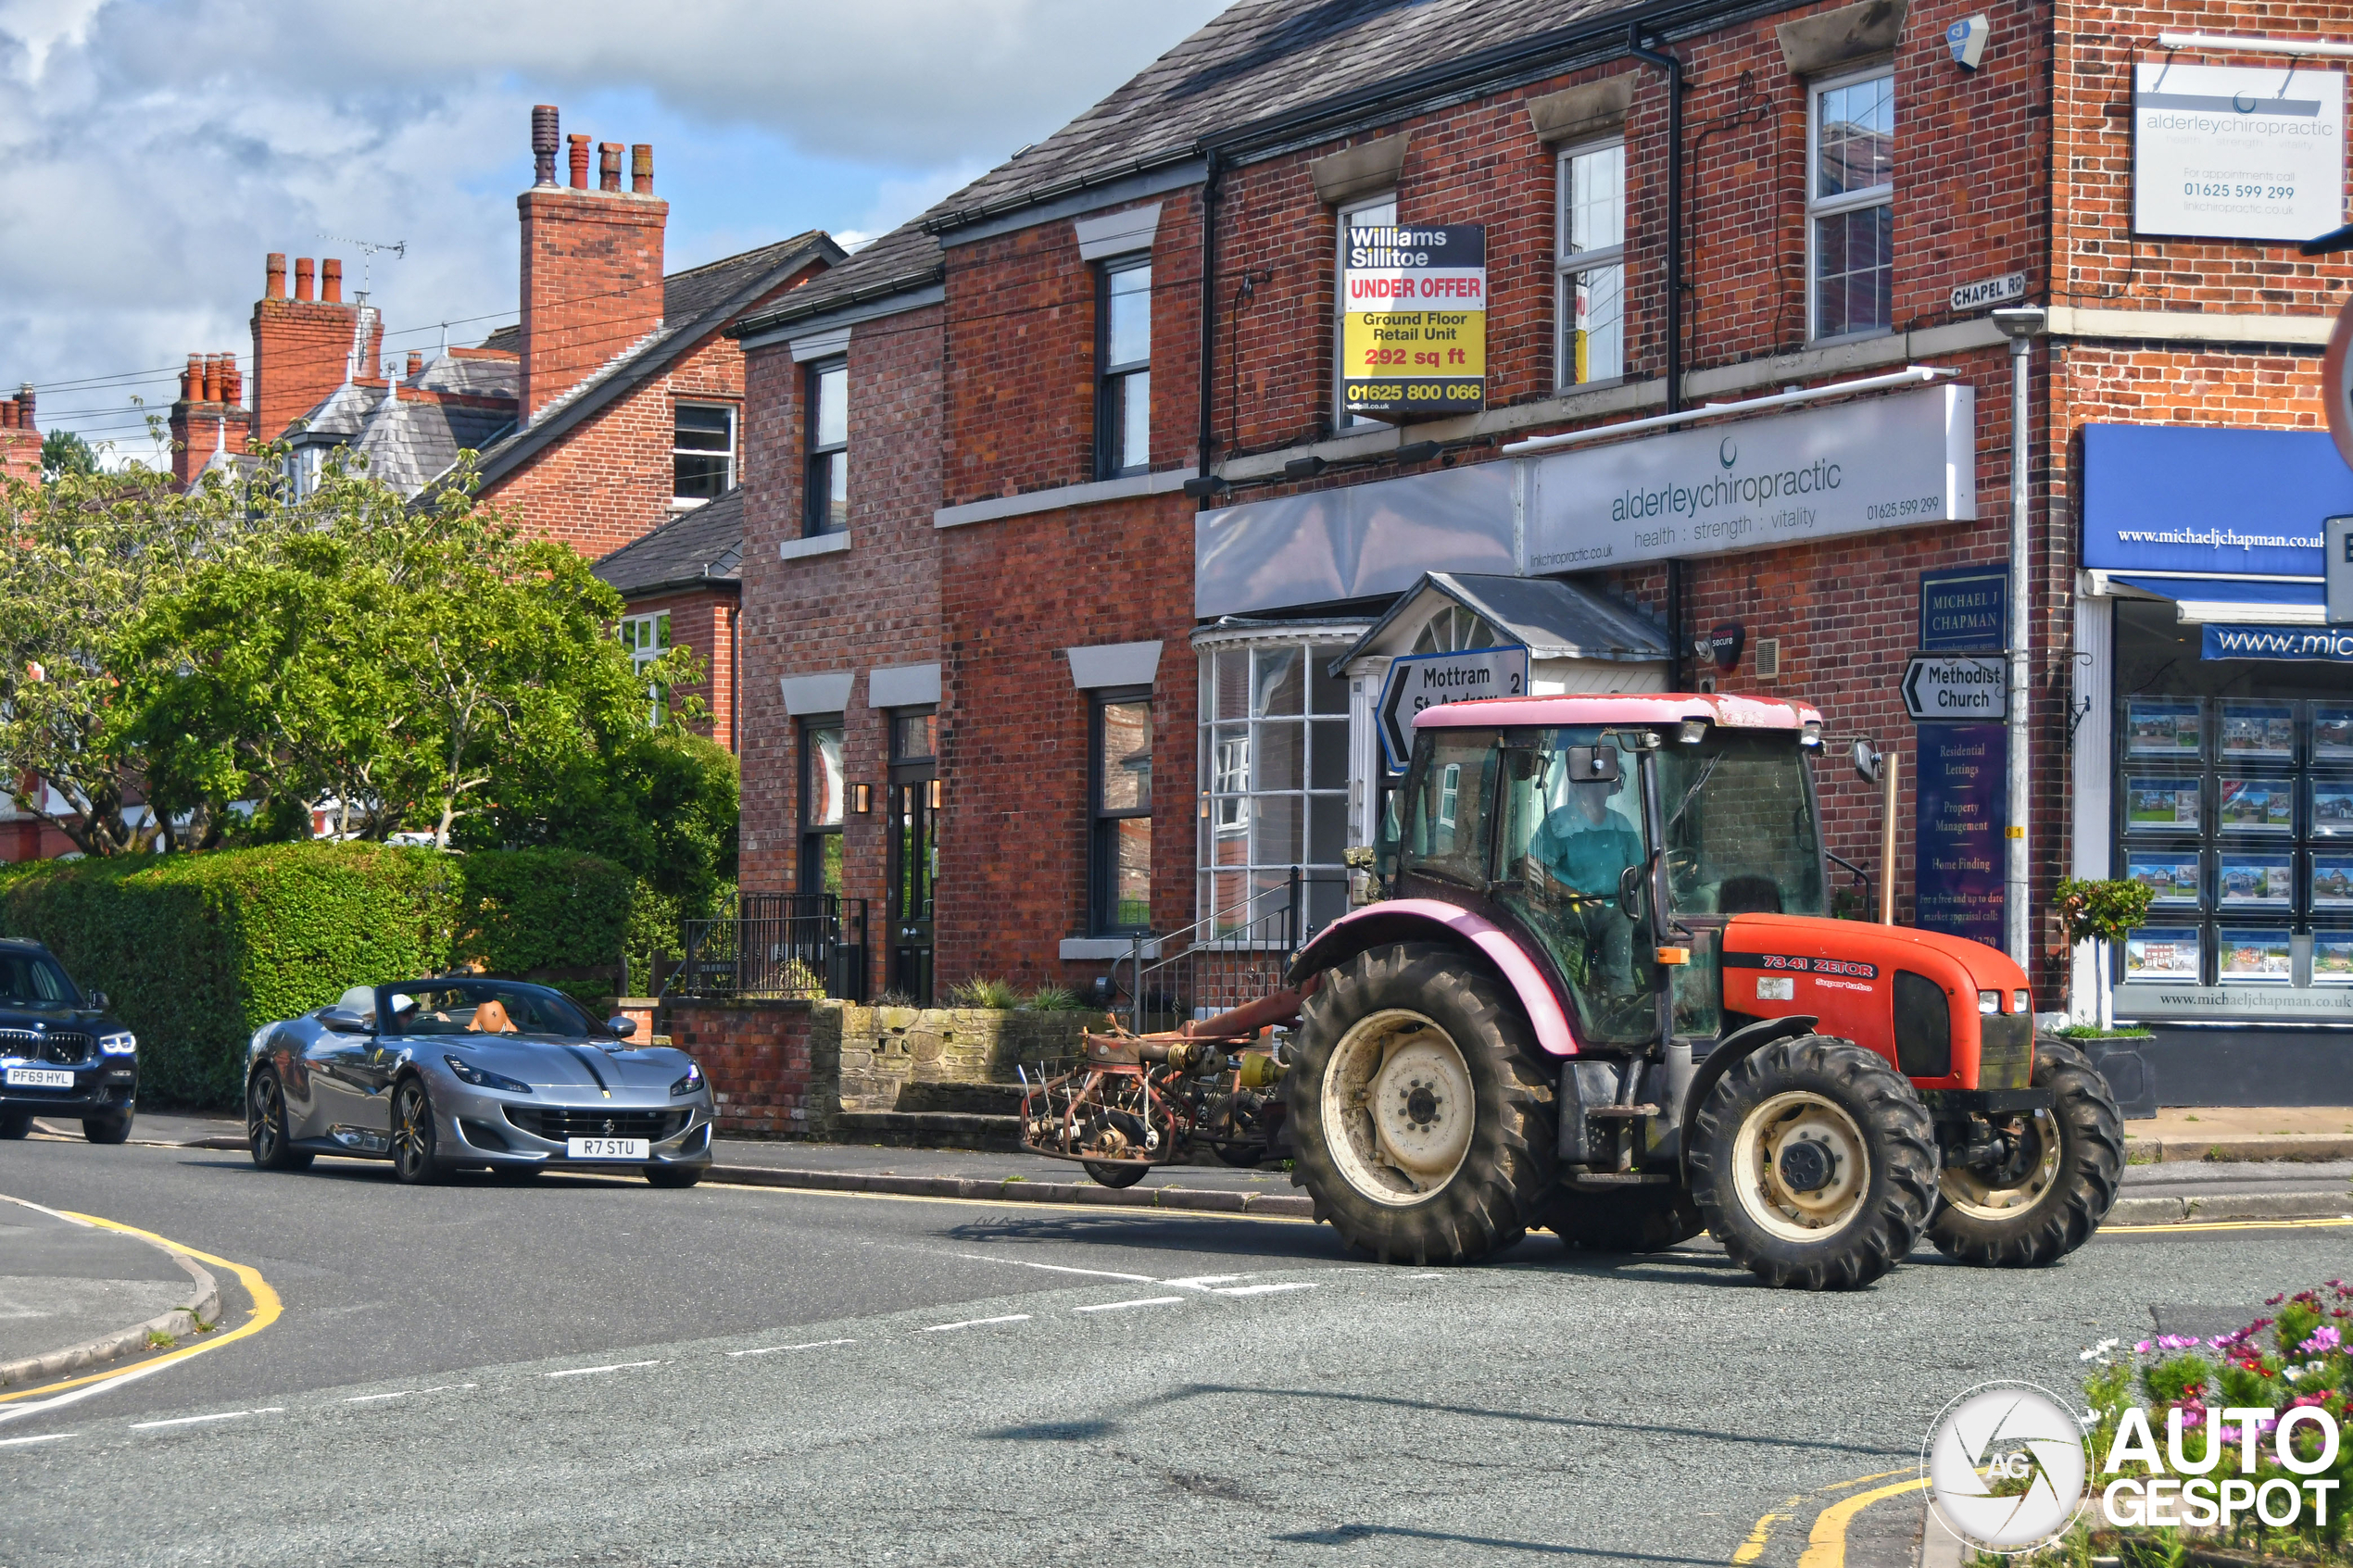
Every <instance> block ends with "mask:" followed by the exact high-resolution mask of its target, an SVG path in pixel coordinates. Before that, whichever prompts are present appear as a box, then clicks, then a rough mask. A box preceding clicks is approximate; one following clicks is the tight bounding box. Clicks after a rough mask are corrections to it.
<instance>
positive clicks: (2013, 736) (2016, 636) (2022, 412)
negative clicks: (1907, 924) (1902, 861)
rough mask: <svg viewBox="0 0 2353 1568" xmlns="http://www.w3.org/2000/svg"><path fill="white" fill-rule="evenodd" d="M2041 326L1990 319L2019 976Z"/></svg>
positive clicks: (2024, 310) (2010, 923) (2025, 890)
mask: <svg viewBox="0 0 2353 1568" xmlns="http://www.w3.org/2000/svg"><path fill="white" fill-rule="evenodd" d="M2044 324H2045V313H2044V310H2043V307H2041V306H2039V305H2020V306H2014V307H2009V308H2007V309H2002V310H1996V311H1994V325H1996V326H1998V327H2000V328H2001V329H2002V331H2003V332H2004V333H2005V334H2006V335H2007V336H2008V338H2009V340H2010V591H2009V602H2010V614H2009V638H2008V646H2007V652H2008V654H2009V666H2010V670H2009V682H2008V685H2009V701H2008V704H2007V710H2008V729H2009V746H2008V750H2009V781H2008V783H2009V826H2008V828H2007V833H2008V835H2009V836H2008V838H2007V840H2006V842H2005V844H2004V846H2003V847H2004V848H2005V850H2007V854H2006V855H2005V857H2004V872H2003V876H2002V947H2003V948H2004V949H2005V950H2006V951H2007V952H2008V954H2009V955H2010V961H2011V962H2013V963H2015V964H2017V965H2018V967H2019V968H2020V969H2025V968H2026V967H2027V944H2028V941H2029V940H2030V937H2031V933H2032V929H2033V922H2032V918H2031V915H2032V911H2031V908H2030V906H2029V903H2028V896H2029V887H2028V867H2027V859H2026V847H2027V846H2028V844H2030V843H2031V842H2032V840H2031V839H2030V838H2029V837H2028V835H2027V829H2028V826H2029V819H2030V814H2031V812H2032V806H2033V795H2032V782H2033V771H2032V767H2031V766H2030V765H2029V760H2028V758H2027V751H2026V743H2027V724H2026V707H2027V699H2028V690H2027V658H2026V651H2027V637H2028V634H2029V632H2028V628H2029V626H2030V624H2031V618H2030V617H2029V615H2028V613H2027V611H2028V608H2029V604H2028V592H2029V589H2028V583H2027V555H2028V550H2027V546H2028V543H2029V536H2030V533H2031V532H2032V530H2031V528H2030V522H2031V515H2032V514H2031V508H2030V506H2029V502H2030V492H2031V490H2032V483H2031V481H2032V475H2031V474H2030V472H2029V471H2028V459H2029V453H2030V450H2031V448H2030V444H2029V441H2028V438H2027V420H2028V417H2029V399H2028V396H2027V370H2028V369H2029V361H2030V359H2031V357H2032V354H2033V352H2034V339H2035V338H2036V337H2038V336H2039V335H2041V333H2042V332H2043V328H2044Z"/></svg>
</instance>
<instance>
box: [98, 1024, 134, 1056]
mask: <svg viewBox="0 0 2353 1568" xmlns="http://www.w3.org/2000/svg"><path fill="white" fill-rule="evenodd" d="M98 1048H99V1049H100V1050H102V1051H104V1052H105V1053H106V1054H107V1055H108V1056H129V1055H131V1054H132V1052H133V1051H135V1050H137V1049H138V1048H139V1036H138V1035H133V1034H132V1032H131V1031H130V1030H128V1029H119V1030H117V1031H115V1033H113V1034H111V1035H99V1036H98Z"/></svg>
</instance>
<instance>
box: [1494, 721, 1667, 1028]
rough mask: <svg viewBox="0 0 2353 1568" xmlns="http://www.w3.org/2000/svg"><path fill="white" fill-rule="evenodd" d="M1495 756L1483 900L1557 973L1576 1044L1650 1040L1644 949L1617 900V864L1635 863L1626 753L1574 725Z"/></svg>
mask: <svg viewBox="0 0 2353 1568" xmlns="http://www.w3.org/2000/svg"><path fill="white" fill-rule="evenodd" d="M1523 734H1526V735H1527V743H1526V744H1523V742H1522V736H1523ZM1500 824H1501V831H1500V832H1499V833H1498V834H1497V839H1498V843H1497V850H1498V853H1497V855H1496V859H1495V865H1496V871H1495V874H1496V878H1497V881H1496V885H1495V896H1496V897H1498V898H1500V899H1501V900H1502V901H1503V902H1504V904H1505V905H1506V906H1508V907H1509V908H1510V909H1512V910H1513V911H1514V912H1515V913H1516V914H1517V915H1518V916H1519V917H1520V919H1521V920H1523V921H1524V922H1527V925H1528V928H1529V931H1531V932H1533V933H1534V934H1535V935H1536V936H1537V937H1538V938H1539V939H1540V940H1541V941H1542V942H1543V943H1544V945H1545V947H1548V948H1549V949H1550V950H1551V952H1552V955H1553V958H1554V960H1555V961H1556V962H1557V963H1558V964H1559V965H1560V969H1561V973H1562V975H1563V977H1564V978H1566V979H1567V982H1568V987H1569V990H1570V992H1571V993H1572V995H1573V997H1574V998H1575V1000H1576V1003H1577V1010H1578V1015H1579V1016H1578V1026H1579V1027H1578V1035H1579V1038H1582V1039H1588V1040H1594V1041H1608V1042H1612V1043H1633V1042H1640V1041H1644V1040H1648V1039H1651V1038H1654V1037H1655V1035H1657V1032H1658V1008H1657V1001H1656V992H1655V985H1656V979H1657V976H1656V972H1655V963H1654V960H1653V953H1652V950H1651V948H1650V947H1648V946H1647V945H1646V944H1644V943H1643V942H1642V941H1641V940H1640V934H1639V933H1638V932H1637V930H1636V928H1635V923H1634V922H1632V921H1630V920H1629V919H1627V918H1626V916H1625V914H1624V913H1623V912H1622V910H1621V909H1619V907H1618V897H1617V894H1618V884H1619V880H1620V879H1621V878H1622V877H1623V876H1624V875H1625V874H1626V871H1627V868H1628V867H1629V866H1640V865H1642V864H1643V862H1644V859H1645V856H1646V850H1645V848H1644V846H1643V842H1642V779H1641V775H1640V773H1639V771H1638V763H1637V759H1636V757H1635V754H1634V752H1633V751H1632V750H1631V749H1621V748H1620V746H1619V744H1618V741H1617V737H1616V736H1615V735H1614V734H1609V733H1608V732H1605V731H1604V730H1602V729H1601V728H1600V727H1598V726H1593V727H1584V726H1579V727H1576V728H1570V729H1559V730H1545V731H1538V732H1534V733H1532V734H1529V733H1527V732H1519V731H1515V732H1513V733H1512V739H1511V741H1510V742H1508V743H1507V749H1506V750H1505V751H1504V789H1503V801H1502V811H1501V817H1500Z"/></svg>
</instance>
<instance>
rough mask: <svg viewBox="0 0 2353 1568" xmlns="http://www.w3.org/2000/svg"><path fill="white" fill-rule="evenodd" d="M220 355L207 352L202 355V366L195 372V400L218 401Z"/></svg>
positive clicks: (201, 401)
mask: <svg viewBox="0 0 2353 1568" xmlns="http://www.w3.org/2000/svg"><path fill="white" fill-rule="evenodd" d="M196 401H197V402H199V403H218V402H220V356H219V355H218V354H208V355H206V356H205V357H204V366H203V368H202V369H201V370H198V371H197V372H196Z"/></svg>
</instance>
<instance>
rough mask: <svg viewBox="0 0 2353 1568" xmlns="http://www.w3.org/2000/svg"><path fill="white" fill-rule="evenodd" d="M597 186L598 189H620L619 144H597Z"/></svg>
mask: <svg viewBox="0 0 2353 1568" xmlns="http://www.w3.org/2000/svg"><path fill="white" fill-rule="evenodd" d="M597 188H598V190H600V191H618V190H619V189H621V144H620V143H618V142H599V143H598V144H597Z"/></svg>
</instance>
